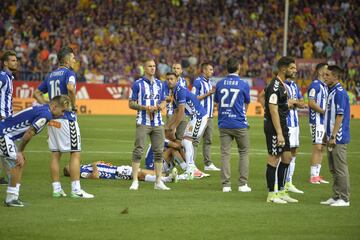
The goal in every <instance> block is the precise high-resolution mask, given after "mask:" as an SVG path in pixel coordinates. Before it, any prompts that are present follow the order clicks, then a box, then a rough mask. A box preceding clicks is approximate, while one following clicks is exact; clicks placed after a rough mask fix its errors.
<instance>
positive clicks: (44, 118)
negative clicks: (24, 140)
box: [0, 104, 53, 140]
mask: <svg viewBox="0 0 360 240" xmlns="http://www.w3.org/2000/svg"><path fill="white" fill-rule="evenodd" d="M51 119H53V116H52V114H51V111H50V107H49V105H48V104H45V105H38V106H34V107H30V108H27V109H24V110H22V111H20V112H18V113H16V114H14V115H12V116H10V117H8V118H6V119H3V120H2V121H0V135H2V136H4V135H6V136H8V137H9V138H10V139H12V140H17V139H20V138H21V137H22V136H23V135H24V133H25V132H26V131H27V130H28V129H29V128H30V127H31V126H33V127H34V128H35V132H36V134H38V133H39V132H41V130H42V129H43V128H44V127H45V126H46V124H47V123H48V122H49V121H50V120H51Z"/></svg>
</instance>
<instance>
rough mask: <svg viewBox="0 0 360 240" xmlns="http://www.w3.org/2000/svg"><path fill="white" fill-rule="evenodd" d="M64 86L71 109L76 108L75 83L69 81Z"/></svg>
mask: <svg viewBox="0 0 360 240" xmlns="http://www.w3.org/2000/svg"><path fill="white" fill-rule="evenodd" d="M66 88H67V90H68V94H69V97H70V101H71V105H72V109H73V110H76V90H75V84H73V83H69V84H67V85H66Z"/></svg>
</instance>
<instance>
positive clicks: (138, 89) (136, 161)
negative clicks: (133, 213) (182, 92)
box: [129, 59, 170, 190]
mask: <svg viewBox="0 0 360 240" xmlns="http://www.w3.org/2000/svg"><path fill="white" fill-rule="evenodd" d="M155 72H156V64H155V61H154V60H153V59H146V60H145V61H144V76H143V77H141V78H140V79H138V80H136V81H135V82H134V84H133V86H132V89H131V90H132V91H131V95H130V99H129V108H131V109H134V110H137V116H136V139H135V148H134V150H133V156H132V174H133V182H132V184H131V186H130V190H138V188H139V181H138V171H139V168H140V160H141V157H142V155H143V153H144V148H145V141H146V137H147V136H149V137H150V141H151V145H152V146H153V151H154V161H155V173H156V182H155V184H154V189H158V190H170V188H168V187H167V186H165V184H164V183H163V182H162V181H161V173H162V153H163V149H164V140H165V137H164V129H163V121H162V116H161V110H162V109H164V108H165V95H164V85H163V83H162V82H161V81H160V80H159V79H157V78H156V77H155Z"/></svg>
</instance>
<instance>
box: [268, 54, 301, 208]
mask: <svg viewBox="0 0 360 240" xmlns="http://www.w3.org/2000/svg"><path fill="white" fill-rule="evenodd" d="M277 68H278V73H277V76H276V77H275V78H274V79H273V80H272V81H271V82H270V83H269V84H268V86H267V87H266V89H265V114H264V132H265V136H266V144H267V149H268V159H267V169H266V181H267V187H268V191H269V193H268V197H267V202H273V203H281V204H283V203H288V202H298V200H296V199H293V198H291V197H290V196H289V195H288V193H287V192H286V191H285V189H284V185H285V178H286V175H287V171H288V167H289V163H290V161H291V152H290V142H289V129H288V127H287V124H286V120H287V115H288V112H289V108H288V94H287V91H286V87H285V83H284V81H285V80H286V79H288V78H291V79H293V78H294V77H295V74H296V65H295V60H294V59H293V58H290V57H282V58H280V59H279V61H278V62H277ZM276 173H277V180H278V190H279V191H278V192H277V191H276V189H275V181H276Z"/></svg>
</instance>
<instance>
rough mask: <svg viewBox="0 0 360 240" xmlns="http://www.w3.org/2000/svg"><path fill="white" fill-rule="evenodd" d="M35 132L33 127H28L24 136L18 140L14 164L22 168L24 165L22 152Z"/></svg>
mask: <svg viewBox="0 0 360 240" xmlns="http://www.w3.org/2000/svg"><path fill="white" fill-rule="evenodd" d="M35 133H36V131H35V128H34V127H30V128H29V129H28V130H27V131H26V132H25V134H24V135H23V137H22V139H21V140H20V144H19V147H18V153H17V157H16V164H17V165H19V166H20V167H22V166H23V165H24V163H25V156H24V150H25V147H26V145H27V144H28V142H30V140H31V138H32V137H33V136H34V135H35Z"/></svg>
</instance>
